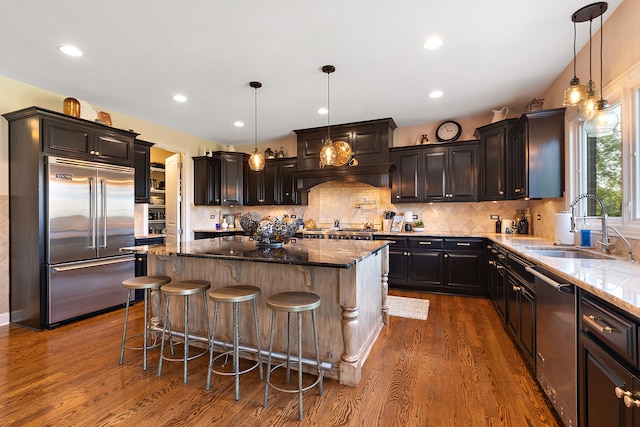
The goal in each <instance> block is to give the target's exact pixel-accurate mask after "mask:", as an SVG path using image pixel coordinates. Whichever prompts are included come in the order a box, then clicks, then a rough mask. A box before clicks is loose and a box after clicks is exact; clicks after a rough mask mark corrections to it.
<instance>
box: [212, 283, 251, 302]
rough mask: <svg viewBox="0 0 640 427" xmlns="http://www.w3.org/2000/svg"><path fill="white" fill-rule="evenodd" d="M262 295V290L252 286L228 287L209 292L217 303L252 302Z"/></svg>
mask: <svg viewBox="0 0 640 427" xmlns="http://www.w3.org/2000/svg"><path fill="white" fill-rule="evenodd" d="M259 295H260V288H258V287H257V286H251V285H237V286H226V287H224V288H217V289H212V290H210V291H209V298H211V299H212V300H214V301H215V302H244V301H251V300H252V299H255V298H256V297H257V296H259Z"/></svg>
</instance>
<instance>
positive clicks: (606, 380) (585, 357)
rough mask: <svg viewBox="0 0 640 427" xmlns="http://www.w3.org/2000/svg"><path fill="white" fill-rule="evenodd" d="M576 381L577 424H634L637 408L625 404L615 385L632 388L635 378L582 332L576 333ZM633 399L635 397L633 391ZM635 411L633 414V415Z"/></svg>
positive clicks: (629, 389) (593, 426)
mask: <svg viewBox="0 0 640 427" xmlns="http://www.w3.org/2000/svg"><path fill="white" fill-rule="evenodd" d="M578 353H579V355H578V368H579V371H578V372H579V374H578V381H579V385H578V388H579V402H580V405H579V407H580V408H581V409H580V423H579V424H580V425H581V426H583V427H600V426H625V427H630V426H635V425H638V422H637V421H635V420H634V418H635V419H639V420H640V416H638V415H636V414H634V412H637V411H640V409H631V408H627V407H626V406H625V404H624V399H623V398H618V397H617V396H616V387H618V388H620V389H621V390H622V391H632V390H633V388H632V387H633V383H634V382H637V379H635V378H634V377H633V375H632V374H631V373H630V372H629V371H628V370H627V369H625V368H624V367H623V366H622V365H620V364H619V363H618V362H617V361H615V360H614V359H613V357H611V356H610V355H609V354H608V353H607V352H606V351H604V350H603V349H602V348H600V347H599V346H598V345H597V344H595V343H594V342H593V341H591V340H590V339H588V338H587V337H586V336H584V335H583V334H580V337H579V351H578ZM633 398H634V399H638V394H637V393H635V394H634V396H633ZM634 415H636V416H635V417H634Z"/></svg>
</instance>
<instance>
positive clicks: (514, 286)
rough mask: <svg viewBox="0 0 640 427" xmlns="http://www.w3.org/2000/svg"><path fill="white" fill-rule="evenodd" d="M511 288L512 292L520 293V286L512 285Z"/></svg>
mask: <svg viewBox="0 0 640 427" xmlns="http://www.w3.org/2000/svg"><path fill="white" fill-rule="evenodd" d="M511 287H512V288H513V290H514V291H516V292H520V291H521V290H522V287H521V286H516V285H512V286H511Z"/></svg>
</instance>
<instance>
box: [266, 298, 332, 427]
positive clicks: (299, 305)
mask: <svg viewBox="0 0 640 427" xmlns="http://www.w3.org/2000/svg"><path fill="white" fill-rule="evenodd" d="M319 306H320V297H319V296H318V295H316V294H312V293H310V292H282V293H279V294H274V295H271V296H270V297H269V298H267V307H269V308H270V309H271V310H272V313H271V338H270V340H269V361H268V362H267V384H266V387H265V391H264V407H265V408H266V407H267V403H268V401H269V386H271V387H273V388H275V389H276V390H279V391H282V392H285V393H298V399H299V404H298V417H299V419H300V420H302V392H304V391H307V390H309V389H311V388H313V387H315V386H316V385H317V386H318V393H319V394H320V396H322V377H323V374H324V373H323V372H322V366H321V364H320V354H319V352H318V327H317V322H316V308H318V307H319ZM278 311H282V312H286V313H287V360H286V361H285V362H283V363H280V364H279V365H277V366H274V367H273V368H271V353H272V351H273V335H274V329H275V323H276V312H278ZM304 311H311V318H312V320H313V339H314V343H315V347H316V363H317V365H316V366H317V369H318V378H317V379H316V380H315V381H314V382H313V384H311V385H308V386H307V387H304V388H303V387H302V312H304ZM291 313H297V314H298V388H297V389H287V388H281V387H277V386H275V385H273V384H271V373H272V372H273V371H275V370H276V369H278V368H280V367H282V366H284V365H286V366H287V384H288V383H289V381H290V376H291V374H290V372H291V366H290V365H291V352H290V346H289V340H290V336H291V334H290V327H289V326H290V321H291Z"/></svg>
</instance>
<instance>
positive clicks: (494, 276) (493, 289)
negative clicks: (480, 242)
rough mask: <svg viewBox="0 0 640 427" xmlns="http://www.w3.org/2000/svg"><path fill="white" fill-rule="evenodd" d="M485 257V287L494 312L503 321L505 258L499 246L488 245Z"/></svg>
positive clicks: (505, 281) (504, 312)
mask: <svg viewBox="0 0 640 427" xmlns="http://www.w3.org/2000/svg"><path fill="white" fill-rule="evenodd" d="M485 255H486V257H487V286H488V287H489V294H490V295H491V300H492V301H493V305H494V306H495V307H496V311H497V312H498V314H499V315H500V317H501V318H502V320H503V321H504V320H505V316H506V314H507V295H506V290H507V267H506V260H507V256H506V254H505V253H504V251H503V250H501V248H500V247H499V246H496V245H492V244H488V245H487V248H486V251H485Z"/></svg>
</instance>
